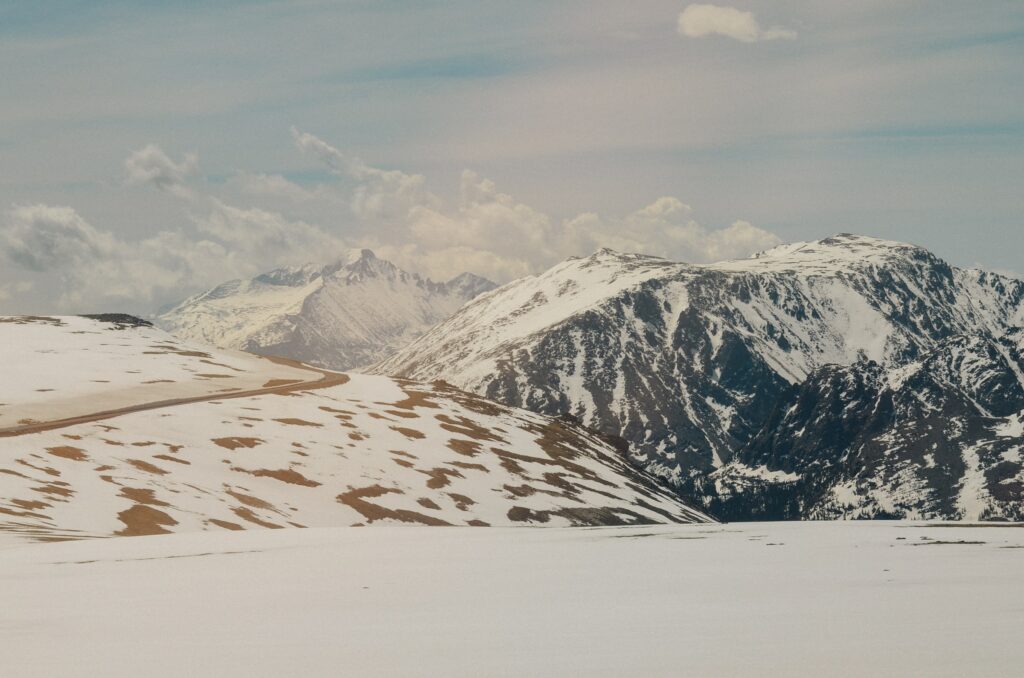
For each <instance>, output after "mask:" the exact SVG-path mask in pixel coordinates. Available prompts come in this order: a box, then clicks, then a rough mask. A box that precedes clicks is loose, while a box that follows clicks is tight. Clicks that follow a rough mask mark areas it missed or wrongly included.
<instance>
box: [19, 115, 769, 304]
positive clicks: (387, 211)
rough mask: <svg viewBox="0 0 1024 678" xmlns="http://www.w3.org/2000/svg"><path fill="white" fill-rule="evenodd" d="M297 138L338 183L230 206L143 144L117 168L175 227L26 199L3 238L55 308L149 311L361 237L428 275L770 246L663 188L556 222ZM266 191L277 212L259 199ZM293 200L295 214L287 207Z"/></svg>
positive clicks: (502, 275)
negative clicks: (649, 198) (104, 219)
mask: <svg viewBox="0 0 1024 678" xmlns="http://www.w3.org/2000/svg"><path fill="white" fill-rule="evenodd" d="M293 136H294V140H295V143H296V145H297V147H298V148H299V149H300V150H302V151H303V152H305V153H308V154H310V155H311V156H312V157H314V158H315V159H317V161H319V162H321V163H323V164H324V165H326V167H327V168H328V169H330V170H331V171H332V172H333V173H334V174H336V175H337V181H328V182H326V183H321V184H319V185H317V186H314V187H304V186H299V185H297V184H295V183H293V182H291V181H289V180H288V179H286V178H285V177H282V176H278V175H253V174H242V175H239V176H238V177H236V178H235V179H234V180H232V181H231V182H228V184H227V185H225V186H224V187H222V191H223V190H226V189H227V188H229V187H232V186H233V190H235V191H236V192H237V193H238V194H239V195H238V196H236V198H237V197H239V196H240V197H242V198H244V199H248V200H251V201H255V202H257V203H260V202H261V201H262V202H263V203H264V204H257V205H247V206H239V205H237V204H231V202H229V201H228V200H227V199H225V198H223V197H221V196H217V195H213V194H209V193H203V192H199V191H193V190H191V189H190V188H188V187H187V186H186V181H187V179H188V178H189V176H190V175H191V174H193V173H194V172H195V171H196V167H197V166H198V162H197V159H196V158H195V156H186V157H185V158H184V159H183V160H181V161H178V162H176V161H173V160H171V158H170V157H169V156H168V155H167V154H166V153H165V152H164V151H163V150H162V149H160V148H159V147H158V146H155V145H150V146H147V147H145V148H143V149H141V150H140V151H137V152H135V153H133V154H132V155H131V156H130V157H129V158H128V160H127V161H126V162H125V167H126V169H127V170H128V174H129V177H130V179H131V183H133V184H145V185H151V186H153V187H155V188H157V189H159V190H162V191H167V192H170V193H171V194H173V195H176V196H178V197H180V198H182V208H183V213H184V217H185V218H184V219H183V222H182V226H181V228H180V229H178V230H174V231H162V232H159V233H157V234H155V235H151V236H149V237H145V238H142V239H135V240H132V239H126V238H122V237H119V236H117V235H115V234H113V233H111V232H109V231H106V230H103V229H102V228H98V227H95V226H93V225H92V224H90V223H88V222H87V221H86V220H85V219H84V218H83V217H82V216H81V215H80V214H78V213H77V212H76V211H75V210H74V209H72V208H70V207H55V206H50V205H28V206H20V207H15V208H14V209H13V210H11V211H10V212H9V213H8V214H7V219H6V221H5V222H4V223H3V224H2V225H0V248H2V251H3V252H4V253H5V254H6V255H7V258H8V259H9V260H10V261H12V262H14V263H16V264H18V265H20V266H22V267H23V268H26V269H29V270H32V271H37V272H45V273H46V274H47V275H48V276H50V277H51V278H56V279H58V280H59V281H60V282H61V289H62V290H63V292H62V297H61V298H60V299H59V300H58V302H59V305H61V306H62V307H64V308H65V309H68V310H80V309H82V308H85V307H88V308H102V307H115V306H117V305H118V304H129V303H130V305H131V307H132V308H139V307H140V306H145V305H149V307H150V308H151V309H152V308H155V307H157V306H159V305H161V304H166V303H168V302H173V301H177V300H178V299H180V298H182V297H184V296H185V295H187V294H190V293H193V292H195V291H197V290H199V289H203V288H207V287H210V286H213V285H216V284H219V283H221V282H224V281H225V280H228V279H231V278H237V277H249V276H253V275H256V274H258V273H261V272H265V271H267V270H270V269H273V268H277V267H280V266H284V265H297V264H302V263H307V262H310V261H321V262H324V261H329V260H331V259H333V258H336V257H338V256H340V255H341V254H343V253H344V252H345V251H347V250H349V249H351V248H357V247H369V248H371V249H374V250H375V251H376V252H377V254H378V255H379V256H381V257H384V258H387V259H390V260H392V261H393V262H394V263H396V264H397V265H399V266H401V267H403V268H406V269H408V270H411V271H415V272H418V273H421V274H424V275H427V276H429V277H431V278H434V279H436V280H444V279H448V278H451V277H453V276H455V275H458V274H459V273H463V272H466V271H469V272H473V273H476V274H478V275H483V276H487V277H489V278H491V279H493V280H496V281H499V282H504V281H508V280H511V279H513V278H518V277H521V276H524V275H529V274H533V273H537V272H540V271H542V270H544V269H546V268H547V267H549V266H551V265H553V264H555V263H557V262H558V261H561V260H563V259H565V258H567V257H569V256H578V255H586V254H589V253H591V252H593V251H595V250H597V249H599V248H602V247H610V248H613V249H617V250H621V251H628V252H641V253H647V254H654V255H659V256H663V257H666V258H669V259H674V260H678V261H689V262H692V263H706V262H711V261H717V260H721V259H728V258H735V257H741V256H746V255H749V254H751V253H753V252H755V251H758V250H762V249H765V248H767V247H771V246H774V245H776V244H778V242H779V240H778V238H776V237H775V236H774V235H772V234H771V233H768V232H767V231H764V230H762V229H759V228H757V227H755V226H753V225H751V224H750V223H748V222H745V221H738V222H736V223H734V224H732V225H731V226H728V227H727V228H723V229H718V230H713V229H708V228H705V227H704V226H703V225H701V224H700V223H698V222H697V221H696V220H695V218H694V211H693V209H692V208H691V207H690V206H689V205H687V204H685V203H684V202H682V201H681V200H679V199H678V198H675V197H670V196H666V197H661V198H658V199H657V200H655V201H653V202H651V203H650V204H649V205H646V206H644V207H642V208H640V209H638V210H636V211H635V212H633V213H631V214H627V215H625V216H621V217H606V216H602V215H598V214H593V213H585V214H580V215H576V216H574V217H571V218H567V219H558V218H555V217H552V216H551V215H548V214H545V213H544V212H542V211H540V210H538V209H536V208H534V207H531V206H530V205H528V204H526V203H523V202H521V201H519V200H517V199H516V198H514V197H513V196H511V195H509V194H507V193H504V192H502V191H501V190H499V188H498V187H497V185H496V184H495V183H494V182H493V181H492V180H490V179H488V178H486V177H483V176H480V175H479V174H477V173H476V172H472V171H469V170H467V171H464V172H463V173H462V176H461V179H460V184H459V191H458V196H457V198H456V199H455V200H454V201H445V200H443V199H441V198H440V197H439V196H437V195H435V194H434V193H432V192H430V191H429V190H428V189H427V187H426V180H425V178H424V177H423V176H421V175H418V174H410V173H406V172H402V171H399V170H384V169H379V168H376V167H372V166H370V165H368V164H366V163H365V162H363V161H361V160H359V159H357V158H353V157H350V156H348V155H346V154H344V153H342V152H341V151H340V150H338V149H337V148H335V147H333V146H331V145H330V144H328V143H327V142H325V141H323V140H321V139H319V138H317V137H315V136H313V135H311V134H308V133H302V132H299V131H297V130H294V131H293ZM268 200H269V201H271V202H273V201H277V203H278V204H279V205H283V207H282V209H277V210H275V209H271V208H268V207H267V206H266V204H265V203H266V202H267V201H268ZM289 210H292V211H296V210H297V211H299V212H301V213H302V214H303V215H304V216H303V217H301V218H298V217H296V216H294V214H293V215H292V216H286V213H287V212H289ZM0 292H2V293H3V294H6V295H8V296H9V295H10V293H11V291H9V290H7V289H6V288H4V289H2V290H0ZM0 298H2V295H0Z"/></svg>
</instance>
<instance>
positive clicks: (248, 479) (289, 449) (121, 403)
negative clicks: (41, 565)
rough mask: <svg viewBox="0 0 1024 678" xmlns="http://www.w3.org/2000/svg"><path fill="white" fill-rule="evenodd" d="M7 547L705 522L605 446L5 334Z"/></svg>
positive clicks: (116, 328) (260, 377) (42, 334)
mask: <svg viewBox="0 0 1024 678" xmlns="http://www.w3.org/2000/svg"><path fill="white" fill-rule="evenodd" d="M0 342H2V345H3V346H4V351H3V353H2V354H0V369H2V373H3V374H4V375H5V377H10V378H5V379H3V380H0V537H5V538H6V537H10V536H18V537H21V538H27V539H35V540H44V541H48V540H58V539H76V538H88V537H104V536H111V535H142V534H159V533H164V532H196V531H203V530H214V531H217V530H241V529H261V528H277V527H288V526H291V527H330V526H346V525H369V524H374V525H376V524H403V523H404V524H416V525H474V526H486V525H503V526H515V525H539V524H543V525H550V526H558V525H560V526H570V525H624V524H653V523H688V522H710V521H709V519H708V518H707V517H706V516H705V515H703V514H702V513H700V512H698V511H695V510H693V509H691V508H690V507H689V506H687V505H686V504H685V503H684V502H682V501H681V500H680V499H679V498H678V497H677V496H676V495H675V494H674V493H673V492H671V491H670V490H669V489H668V488H666V487H665V486H664V485H663V484H662V483H660V482H658V481H657V479H655V478H654V477H653V476H651V475H649V474H647V473H645V472H643V471H642V470H640V469H637V468H635V467H634V466H633V465H632V464H630V463H629V461H628V460H627V458H626V457H625V456H624V455H623V453H622V450H621V449H620V446H618V445H616V444H615V443H616V441H614V440H608V439H606V438H604V437H602V436H599V435H596V434H594V433H593V432H591V431H588V430H586V429H584V428H583V427H580V426H578V425H577V424H575V423H573V422H571V421H567V420H562V419H554V418H551V417H545V416H542V415H538V414H535V413H532V412H526V411H523V410H517V409H515V408H510V407H505V406H502V405H498V404H496V403H493V402H490V401H487V400H485V399H483V398H480V397H477V396H474V395H471V394H468V393H464V392H462V391H459V390H457V389H454V388H452V387H450V386H447V385H445V384H415V383H412V382H408V381H402V380H394V379H389V378H386V377H379V376H369V375H359V374H352V375H346V374H339V373H333V372H327V371H321V370H318V369H314V368H310V367H308V366H305V365H302V364H301V363H296V362H293V361H282V360H280V359H268V358H260V357H258V356H254V355H251V354H247V353H241V352H236V351H224V350H220V349H212V348H211V349H207V348H205V347H202V346H197V345H195V344H192V343H189V342H184V341H181V340H178V339H175V338H173V337H171V336H170V335H168V334H166V333H165V332H162V331H160V330H158V329H156V328H153V327H146V326H141V325H140V326H133V325H130V324H125V323H123V322H119V320H118V319H112V320H106V321H104V320H95V319H87V318H80V317H54V318H51V317H34V318H25V317H14V318H11V317H2V316H0Z"/></svg>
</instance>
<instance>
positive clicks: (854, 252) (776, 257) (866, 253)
mask: <svg viewBox="0 0 1024 678" xmlns="http://www.w3.org/2000/svg"><path fill="white" fill-rule="evenodd" d="M899 259H912V260H916V261H928V262H931V263H937V262H939V261H940V260H939V259H938V258H937V257H935V255H933V254H932V253H931V252H929V251H928V250H925V249H924V248H922V247H919V246H917V245H912V244H910V243H905V242H899V241H896V240H885V239H882V238H876V237H873V236H868V235H857V234H854V233H838V234H836V235H833V236H830V237H828V238H822V239H821V240H811V241H806V242H792V243H786V244H784V245H779V246H777V247H773V248H771V249H767V250H764V251H763V252H758V253H757V254H754V255H753V256H751V257H749V258H747V259H734V260H730V261H722V262H718V263H715V264H711V265H710V266H709V268H713V269H717V270H723V271H736V272H740V271H751V272H755V271H757V272H767V271H791V272H794V273H798V274H802V275H822V274H830V273H836V272H839V271H844V270H848V269H849V267H851V266H858V265H863V264H874V265H883V264H891V263H892V262H893V261H896V260H899Z"/></svg>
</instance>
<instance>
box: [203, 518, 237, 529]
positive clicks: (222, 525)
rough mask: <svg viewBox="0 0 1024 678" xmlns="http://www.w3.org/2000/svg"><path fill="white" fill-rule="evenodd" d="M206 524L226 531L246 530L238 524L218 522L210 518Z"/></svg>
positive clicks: (224, 521) (225, 521)
mask: <svg viewBox="0 0 1024 678" xmlns="http://www.w3.org/2000/svg"><path fill="white" fill-rule="evenodd" d="M206 522H208V523H210V524H211V525H216V526H217V527H220V528H222V529H225V530H244V529H245V528H244V527H242V526H241V525H239V524H238V523H232V522H230V521H227V520H218V519H216V518H210V519H209V520H207V521H206Z"/></svg>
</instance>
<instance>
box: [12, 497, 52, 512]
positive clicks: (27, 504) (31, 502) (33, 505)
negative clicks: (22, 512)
mask: <svg viewBox="0 0 1024 678" xmlns="http://www.w3.org/2000/svg"><path fill="white" fill-rule="evenodd" d="M11 503H12V504H14V505H15V506H17V507H19V508H23V509H27V510H29V511H37V510H39V509H44V508H49V507H50V504H47V503H46V502H45V501H36V500H35V499H12V500H11Z"/></svg>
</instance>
